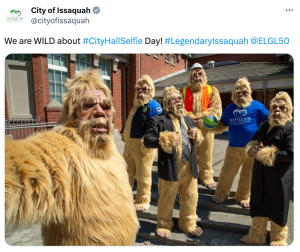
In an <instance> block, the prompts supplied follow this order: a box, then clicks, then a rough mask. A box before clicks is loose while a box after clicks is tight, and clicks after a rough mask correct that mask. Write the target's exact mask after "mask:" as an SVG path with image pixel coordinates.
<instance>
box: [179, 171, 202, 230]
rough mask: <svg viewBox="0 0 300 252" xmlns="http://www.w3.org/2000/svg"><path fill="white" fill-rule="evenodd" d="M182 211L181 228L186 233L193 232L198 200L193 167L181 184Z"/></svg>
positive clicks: (180, 217)
mask: <svg viewBox="0 0 300 252" xmlns="http://www.w3.org/2000/svg"><path fill="white" fill-rule="evenodd" d="M179 198H180V212H179V223H178V225H179V228H180V229H181V230H182V231H183V232H184V233H187V234H189V233H193V231H195V228H196V219H197V214H196V209H197V202H198V186H197V180H196V179H194V177H193V174H192V172H191V169H189V170H188V171H187V174H185V176H184V177H183V178H182V180H181V181H180V185H179Z"/></svg>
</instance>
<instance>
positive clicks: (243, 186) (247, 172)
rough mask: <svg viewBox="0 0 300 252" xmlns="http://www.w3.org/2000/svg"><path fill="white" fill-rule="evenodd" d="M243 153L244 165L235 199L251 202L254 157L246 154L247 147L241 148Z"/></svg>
mask: <svg viewBox="0 0 300 252" xmlns="http://www.w3.org/2000/svg"><path fill="white" fill-rule="evenodd" d="M241 149H242V150H241V151H242V152H241V155H242V157H243V166H242V170H241V174H240V180H239V184H238V188H237V191H236V194H235V201H236V202H237V203H238V204H241V203H244V202H245V203H249V201H250V189H251V178H252V168H253V162H254V159H253V158H250V157H248V156H247V155H246V154H245V148H241Z"/></svg>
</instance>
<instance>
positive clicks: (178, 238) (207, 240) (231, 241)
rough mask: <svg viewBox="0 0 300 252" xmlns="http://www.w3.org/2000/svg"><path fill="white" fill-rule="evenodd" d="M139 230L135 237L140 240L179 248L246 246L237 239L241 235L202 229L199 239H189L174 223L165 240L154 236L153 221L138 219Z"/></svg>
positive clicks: (154, 224)
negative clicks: (178, 246)
mask: <svg viewBox="0 0 300 252" xmlns="http://www.w3.org/2000/svg"><path fill="white" fill-rule="evenodd" d="M139 221H140V225H141V228H140V230H139V232H138V235H137V237H138V238H140V239H146V240H150V241H151V242H158V243H164V244H168V245H180V246H248V245H246V244H244V243H241V242H240V241H239V239H240V238H241V237H242V235H241V234H237V233H232V232H227V231H225V232H224V231H220V230H213V229H207V228H204V227H203V235H202V236H201V237H197V238H194V237H191V236H189V235H188V234H185V233H182V231H181V230H180V229H179V228H178V225H177V223H174V227H173V228H172V231H171V235H170V236H169V237H168V238H167V239H166V238H161V237H159V236H157V235H156V234H155V230H156V224H157V222H156V221H155V220H151V219H145V218H139Z"/></svg>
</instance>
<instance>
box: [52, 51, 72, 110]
mask: <svg viewBox="0 0 300 252" xmlns="http://www.w3.org/2000/svg"><path fill="white" fill-rule="evenodd" d="M49 55H52V56H53V58H52V62H53V63H54V55H56V56H57V54H48V59H49ZM59 56H60V65H61V62H62V61H61V55H60V54H59ZM66 56H67V57H66V59H67V61H66V67H65V66H58V65H53V64H49V60H48V80H49V96H50V102H51V101H52V100H53V99H55V100H56V101H58V102H59V103H61V104H62V96H63V94H64V93H65V91H66V87H65V85H64V83H65V82H63V81H62V75H63V74H62V73H66V78H67V77H68V76H69V71H68V63H69V57H68V54H66ZM49 70H53V81H52V80H50V74H49ZM58 71H59V72H60V81H59V82H58V81H56V80H55V75H56V74H55V73H56V72H58ZM50 81H51V82H53V85H54V93H51V90H50ZM57 82H58V83H60V86H61V93H58V92H56V83H57ZM53 94H54V98H52V99H51V95H53ZM58 94H60V97H61V101H60V100H58V99H57V97H58Z"/></svg>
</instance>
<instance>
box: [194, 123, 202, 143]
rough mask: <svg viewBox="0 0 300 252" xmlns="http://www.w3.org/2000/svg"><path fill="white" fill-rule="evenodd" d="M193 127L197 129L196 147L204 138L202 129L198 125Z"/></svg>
mask: <svg viewBox="0 0 300 252" xmlns="http://www.w3.org/2000/svg"><path fill="white" fill-rule="evenodd" d="M193 129H195V130H196V132H197V137H196V140H194V144H195V146H196V147H198V146H199V145H200V144H201V143H202V142H203V140H204V138H203V135H202V133H201V130H200V129H198V128H197V127H193Z"/></svg>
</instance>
